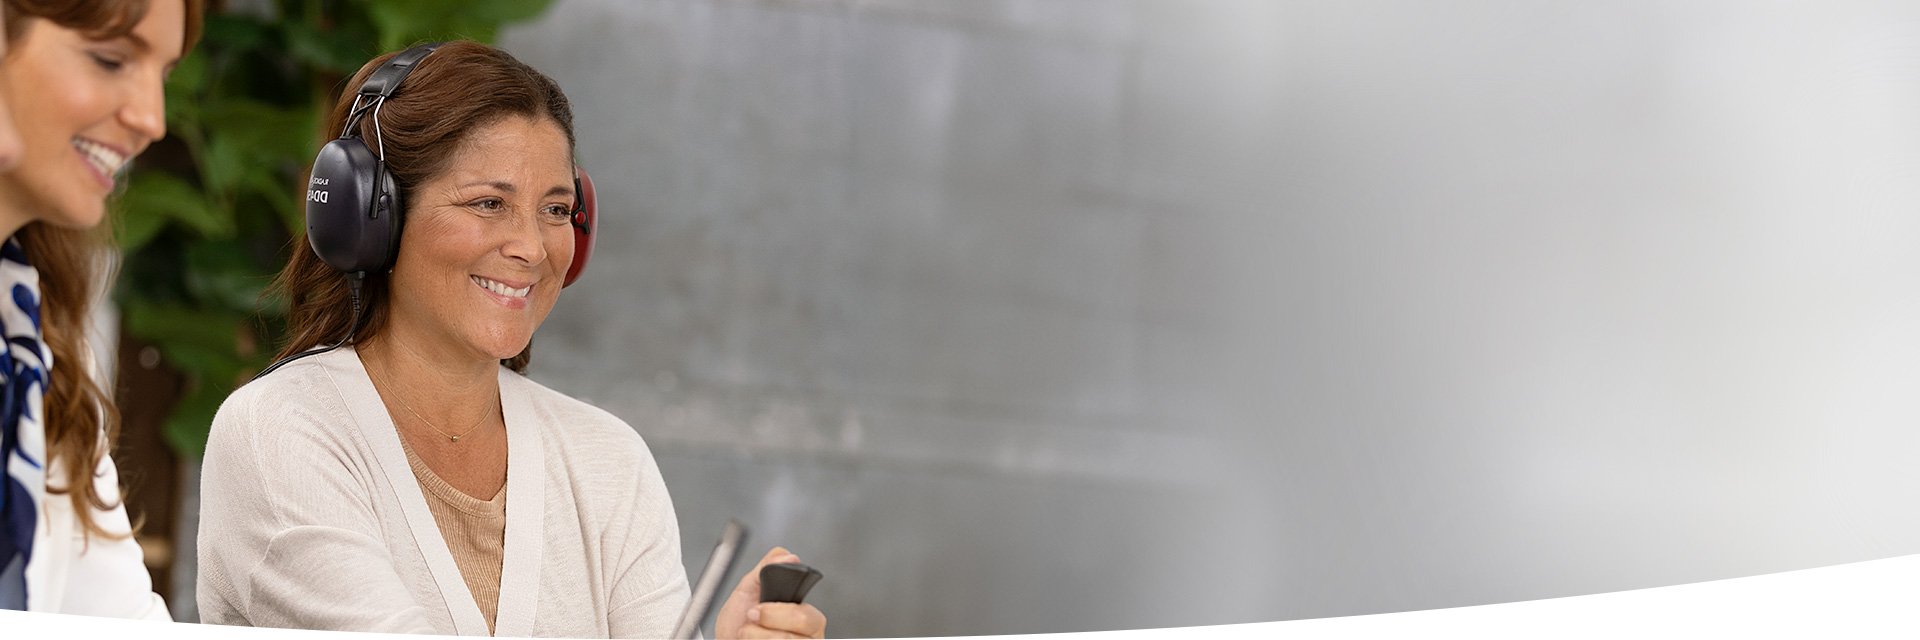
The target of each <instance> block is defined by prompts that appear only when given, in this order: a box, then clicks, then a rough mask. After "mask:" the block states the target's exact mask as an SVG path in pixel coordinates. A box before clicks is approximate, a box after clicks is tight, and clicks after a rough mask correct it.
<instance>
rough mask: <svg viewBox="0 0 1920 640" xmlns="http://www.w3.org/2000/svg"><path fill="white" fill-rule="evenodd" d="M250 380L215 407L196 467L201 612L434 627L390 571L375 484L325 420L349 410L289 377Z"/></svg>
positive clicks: (363, 627) (205, 616)
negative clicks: (324, 404)
mask: <svg viewBox="0 0 1920 640" xmlns="http://www.w3.org/2000/svg"><path fill="white" fill-rule="evenodd" d="M262 386H263V385H250V386H249V387H247V388H243V389H241V390H240V391H237V392H235V393H234V395H233V396H230V397H229V398H228V399H227V402H226V403H224V404H223V405H221V407H220V411H219V413H218V414H216V416H215V417H214V421H213V427H212V433H211V435H210V437H209V439H208V441H207V453H206V458H205V460H204V462H203V463H202V464H203V466H202V468H201V489H200V505H201V515H200V536H199V544H200V575H199V581H198V583H199V589H198V591H199V594H198V595H199V604H200V613H201V619H202V620H203V621H204V622H208V623H214V624H234V625H249V626H263V627H283V628H298V629H323V630H349V631H376V632H393V633H432V632H433V631H434V627H433V625H432V624H431V623H430V622H429V620H428V618H427V613H426V610H425V609H424V608H423V607H421V606H420V604H419V603H417V602H416V601H415V600H414V596H413V594H412V592H410V591H409V590H408V588H407V585H406V583H405V582H404V581H403V580H402V579H401V578H400V576H399V574H398V572H397V571H396V570H395V569H394V563H393V557H392V555H391V553H390V552H389V551H388V549H387V547H386V545H385V544H384V543H383V542H382V541H381V537H380V530H379V528H378V526H377V521H376V519H375V517H374V510H373V500H374V498H373V497H372V496H371V495H369V494H370V491H371V489H372V486H373V485H370V484H369V483H368V482H366V478H365V475H364V469H362V472H363V473H362V475H361V476H359V477H356V475H355V471H354V468H353V466H352V465H351V462H350V457H349V456H346V455H345V451H344V450H343V449H342V448H341V447H340V444H339V442H338V441H337V440H330V439H329V435H331V434H334V433H338V431H337V430H329V429H326V428H322V427H324V426H325V425H327V424H329V422H328V421H334V422H331V423H330V424H332V425H333V426H335V427H337V426H338V425H340V424H342V423H341V422H338V421H343V420H350V418H348V417H346V416H343V415H332V414H329V413H327V411H326V410H325V409H322V408H316V405H314V404H313V403H307V402H287V399H288V398H287V397H285V396H286V394H287V393H289V392H292V391H294V389H292V388H290V387H278V388H276V387H267V388H265V389H263V388H262Z"/></svg>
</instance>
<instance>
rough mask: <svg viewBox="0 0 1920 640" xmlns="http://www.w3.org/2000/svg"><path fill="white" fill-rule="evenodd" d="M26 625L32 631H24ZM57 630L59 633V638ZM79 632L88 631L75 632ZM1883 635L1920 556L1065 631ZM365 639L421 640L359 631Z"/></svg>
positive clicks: (143, 634)
mask: <svg viewBox="0 0 1920 640" xmlns="http://www.w3.org/2000/svg"><path fill="white" fill-rule="evenodd" d="M0 630H4V631H6V633H5V635H6V636H7V637H9V638H14V637H22V638H30V637H115V638H125V637H133V638H216V639H218V638H254V639H259V638H277V639H279V640H296V639H298V640H320V639H324V638H338V637H342V636H341V635H340V634H337V633H328V632H319V631H297V630H289V629H248V628H238V627H214V626H205V625H180V624H168V623H158V622H136V621H128V620H111V619H104V618H88V617H80V616H66V615H55V614H43V613H22V612H18V611H0ZM20 632H25V633H20ZM56 634H58V635H56ZM71 634H79V635H78V636H74V635H71ZM1196 635H1198V636H1202V637H1207V638H1271V637H1284V638H1401V637H1418V638H1432V637H1471V638H1528V639H1534V638H1647V637H1655V638H1734V637H1740V638H1745V637H1796V638H1875V637H1917V636H1920V555H1911V556H1900V557H1897V558H1889V559H1885V560H1873V561H1869V562H1859V563H1854V564H1844V565H1837V566H1831V567H1821V568H1818V569H1805V570H1801V571H1789V572H1785V573H1775V574H1768V575H1763V576H1753V577H1748V578H1733V579H1729V580H1717V581H1714V582H1700V583H1694V584H1684V585H1677V586H1671V587H1658V588H1653V589H1641V590H1637V591H1620V592H1615V593H1602V594H1595V595H1589V596H1577V597H1571V598H1555V599H1551V600H1532V601H1527V602H1513V603H1506V604H1494V605H1484V606H1478V607H1461V608H1457V609H1433V610H1428V611H1410V612H1406V613H1387V614H1379V615H1370V616H1353V617H1346V618H1321V619H1315V620H1294V621H1287V622H1263V623H1257V624H1241V625H1222V626H1212V627H1187V628H1180V629H1147V630H1140V631H1109V632H1096V633H1066V634H1052V635H1046V636H974V637H1000V638H1006V637H1044V638H1061V639H1064V640H1070V639H1075V638H1114V639H1124V640H1141V639H1147V638H1187V637H1194V636H1196ZM353 637H362V638H374V637H385V638H418V637H420V636H395V635H388V634H353Z"/></svg>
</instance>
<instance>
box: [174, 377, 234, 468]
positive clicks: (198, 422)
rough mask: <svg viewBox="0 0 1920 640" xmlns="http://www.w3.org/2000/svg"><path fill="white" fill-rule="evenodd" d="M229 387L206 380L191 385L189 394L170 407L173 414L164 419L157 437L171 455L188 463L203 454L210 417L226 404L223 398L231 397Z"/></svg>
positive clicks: (210, 426) (210, 424)
mask: <svg viewBox="0 0 1920 640" xmlns="http://www.w3.org/2000/svg"><path fill="white" fill-rule="evenodd" d="M233 389H234V387H233V385H232V384H210V383H209V381H207V380H201V381H199V384H196V385H193V391H191V392H189V393H188V394H187V396H186V397H184V398H181V399H180V403H179V404H176V405H174V406H173V414H172V415H169V416H167V422H166V424H165V425H163V426H162V427H161V428H160V429H161V432H160V435H161V437H163V438H165V439H166V441H167V446H168V447H170V448H172V449H173V452H174V453H176V454H179V455H180V456H181V457H183V458H186V459H189V460H199V459H200V458H201V457H203V456H205V455H206V452H207V434H208V432H209V431H211V430H212V428H213V416H214V414H215V413H218V412H219V411H220V403H222V402H226V400H227V395H229V394H231V393H233Z"/></svg>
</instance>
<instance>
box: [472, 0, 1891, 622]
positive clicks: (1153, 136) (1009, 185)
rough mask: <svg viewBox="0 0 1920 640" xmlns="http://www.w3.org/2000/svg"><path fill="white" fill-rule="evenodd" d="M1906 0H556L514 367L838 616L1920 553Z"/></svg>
mask: <svg viewBox="0 0 1920 640" xmlns="http://www.w3.org/2000/svg"><path fill="white" fill-rule="evenodd" d="M1916 17H1920V16H1916V15H1915V14H1914V11H1913V9H1912V8H1910V7H1906V6H1903V5H1901V4H1899V3H1874V2H1860V3H1844V4H1838V5H1822V6H1812V5H1803V6H1798V7H1795V6H1785V5H1779V6H1774V5H1769V6H1767V7H1764V8H1754V7H1751V6H1749V5H1746V4H1744V3H1732V2H1727V3H1705V4H1700V3H1684V4H1683V3H1660V2H1629V3H1625V4H1599V5H1591V6H1584V5H1583V6H1580V7H1559V6H1541V5H1536V4H1535V3H1525V2H1493V3H1457V2H1456V3H1440V4H1434V3H1425V2H1407V1H1389V2H1361V3H1331V4H1329V3H1298V2H1294V3H1276V2H1265V1H1259V0H1217V1H1209V2H1186V1H1173V0H1138V1H1131V2H1079V1H1073V2H1065V1H1062V2H1047V1H1043V0H1031V1H1023V0H996V1H992V2H933V1H906V0H760V1H754V0H658V1H645V2H615V1H612V0H562V1H561V2H558V3H556V5H555V8H554V10H553V11H552V12H551V13H550V14H549V15H547V16H546V17H544V18H543V19H541V20H539V21H537V22H535V23H533V24H530V25H526V26H523V27H518V28H515V29H513V30H510V31H509V32H508V33H506V34H505V36H504V37H503V40H502V44H503V45H504V46H505V47H506V48H508V49H509V50H511V51H513V52H514V53H516V55H519V56H521V57H522V58H523V59H525V60H527V61H528V62H530V63H531V64H533V65H535V66H536V67H539V68H541V69H542V70H544V71H547V72H548V73H550V74H552V75H553V76H555V77H556V78H557V79H559V81H560V82H561V84H562V85H563V86H565V87H566V88H567V89H568V91H569V93H570V95H571V96H572V97H573V98H574V101H575V105H576V110H577V111H576V115H577V118H578V122H577V126H578V128H579V131H580V140H581V143H580V149H579V153H580V157H581V160H582V162H583V163H584V164H585V165H586V166H587V167H588V168H589V169H590V170H592V171H593V172H594V174H595V176H596V177H597V179H598V183H599V185H600V189H601V194H602V195H601V197H602V201H603V202H604V203H606V204H607V208H608V210H609V212H608V214H607V221H606V224H605V226H604V228H603V229H604V231H603V236H602V237H601V239H600V243H601V244H600V248H599V251H598V253H597V254H596V256H595V258H596V262H595V264H594V265H593V268H592V271H591V273H590V274H589V275H588V276H587V278H586V279H585V280H583V281H582V282H581V283H580V284H579V285H578V286H576V287H573V288H571V289H569V290H568V292H567V293H566V294H565V295H563V296H562V299H561V302H560V307H559V308H558V309H557V310H556V311H555V313H554V315H553V317H552V318H551V319H550V320H549V321H548V324H547V326H545V327H543V329H542V330H541V334H540V336H539V337H538V338H537V344H538V349H537V350H536V359H535V370H536V374H535V376H536V377H537V378H539V379H541V380H543V381H545V382H547V383H549V384H551V385H553V386H555V387H557V388H560V389H562V390H565V391H567V392H569V393H573V394H575V395H578V396H581V397H584V398H587V399H589V400H591V401H593V402H595V403H597V404H599V405H601V406H603V407H605V408H607V409H609V410H611V411H613V412H614V413H616V414H617V415H620V416H621V417H623V418H624V419H626V420H627V421H629V422H630V423H632V424H633V425H635V427H636V428H637V429H639V430H640V432H641V433H642V434H643V435H644V436H645V437H646V438H647V440H648V442H649V443H650V444H651V445H652V446H653V449H654V453H655V456H656V458H658V459H659V461H660V464H661V467H662V470H663V472H664V473H665V474H666V477H667V482H668V485H669V488H670V489H671V490H672V491H673V493H674V497H675V504H676V507H677V508H678V509H679V514H680V518H681V524H682V527H683V535H684V542H683V551H684V552H685V553H686V555H687V560H688V564H689V566H690V568H697V567H695V565H697V564H698V563H699V562H700V561H701V560H702V559H704V557H705V555H706V553H707V552H708V550H709V549H710V545H711V544H712V540H711V536H712V535H715V534H716V533H717V532H718V530H719V528H720V525H721V523H722V522H723V521H724V520H725V519H726V518H727V517H739V518H741V519H743V520H746V521H748V522H749V523H751V524H753V525H755V527H756V542H757V543H762V544H770V543H774V542H778V543H782V544H788V545H791V546H793V547H794V548H796V549H797V550H798V551H800V552H801V553H802V554H803V556H805V557H806V558H807V559H808V560H809V561H810V562H813V563H815V564H817V565H818V566H821V567H823V568H824V569H825V570H826V572H827V579H826V581H825V582H823V583H822V584H821V585H820V587H819V588H818V591H817V593H818V599H819V600H820V601H821V602H822V603H824V604H825V605H826V606H827V607H828V609H829V613H830V614H831V616H832V618H833V628H832V631H833V633H834V634H835V635H844V636H864V635H889V636H892V635H945V634H991V633H1016V632H1050V631H1074V630H1096V629H1115V628H1127V627H1141V626H1172V625H1191V624H1208V623H1225V622H1243V621H1253V620H1275V619H1284V618H1294V617H1310V616H1326V615H1343V614H1357V613H1373V612H1382V611H1394V610H1404V609H1415V608H1429V607H1442V606H1459V605H1468V604H1480V603H1488V602H1499V601H1507V600H1519V599H1529V598H1541V597H1553V596H1563V595H1576V594H1580V593H1593V592H1599V591H1607V590H1617V589H1630V588H1639V587H1648V586H1656V585H1660V584H1673V583H1677V582H1685V581H1695V580H1707V579H1714V578H1723V577H1732V576H1736V575H1748V574H1754V573H1761V572H1766V571H1777V570H1785V569H1792V568H1801V567H1810V566H1817V565H1820V564H1827V563H1834V562H1843V561H1850V560H1863V559H1868V558H1872V557H1881V556H1886V555H1893V554H1897V553H1911V552H1915V551H1920V549H1915V548H1914V547H1913V545H1911V544H1910V543H1908V542H1907V541H1910V540H1913V539H1920V538H1915V537H1914V536H1915V534H1917V533H1920V519H1916V518H1915V517H1914V516H1911V515H1906V514H1910V513H1912V510H1910V509H1897V508H1888V506H1889V505H1902V504H1911V503H1912V502H1913V499H1914V498H1920V495H1915V489H1913V487H1920V483H1916V482H1914V480H1916V478H1915V477H1914V473H1913V472H1912V471H1908V470H1907V469H1909V468H1911V465H1910V464H1909V465H1904V466H1903V465H1902V464H1901V463H1900V461H1901V460H1911V459H1912V457H1913V455H1914V454H1920V441H1916V440H1915V439H1914V437H1913V436H1911V435H1908V432H1910V431H1911V430H1910V429H1907V428H1906V427H1905V425H1907V424H1910V423H1911V418H1912V417H1913V416H1915V415H1917V414H1920V406H1916V405H1914V404H1913V403H1912V402H1909V401H1905V400H1902V399H1901V398H1903V397H1909V396H1911V394H1910V393H1905V392H1904V391H1902V388H1903V387H1902V386H1901V381H1910V380H1914V379H1920V370H1916V367H1914V366H1913V365H1911V364H1909V363H1912V362H1920V357H1916V356H1920V340H1917V339H1915V338H1914V337H1912V336H1914V335H1920V334H1915V333H1914V332H1913V331H1911V327H1913V326H1920V325H1915V324H1914V323H1913V322H1910V321H1911V320H1913V319H1915V318H1917V317H1920V314H1916V313H1915V309H1920V300H1917V299H1916V298H1915V294H1914V293H1913V291H1915V290H1916V289H1914V288H1913V287H1911V280H1912V279H1911V277H1909V276H1908V275H1906V274H1910V273H1913V272H1915V269H1916V268H1920V254H1917V253H1916V252H1915V251H1914V250H1913V249H1912V248H1911V247H1913V246H1920V243H1914V242H1912V241H1911V240H1912V238H1914V237H1920V236H1917V235H1916V232H1920V223H1915V222H1913V220H1915V218H1913V216H1911V215H1909V214H1908V212H1911V211H1913V210H1914V206H1913V205H1915V204H1920V187H1916V185H1920V181H1914V180H1912V179H1911V175H1909V174H1910V173H1911V169H1912V168H1914V167H1920V154H1916V152H1915V150H1916V149H1920V144H1914V143H1916V142H1920V127H1916V126H1915V125H1913V124H1911V122H1910V121H1911V117H1910V114H1911V113H1914V112H1915V110H1914V109H1913V107H1916V106H1920V95H1917V94H1916V92H1915V91H1913V90H1912V89H1911V87H1912V86H1914V85H1913V84H1912V83H1911V81H1910V78H1911V77H1912V72H1914V71H1920V63H1916V62H1915V60H1916V58H1914V56H1913V55H1912V53H1911V52H1912V51H1916V50H1920V47H1916V46H1914V43H1915V42H1920V30H1917V29H1915V28H1914V27H1913V25H1915V24H1920V21H1916V20H1915V18H1916Z"/></svg>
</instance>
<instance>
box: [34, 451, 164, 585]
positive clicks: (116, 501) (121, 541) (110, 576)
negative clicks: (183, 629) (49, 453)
mask: <svg viewBox="0 0 1920 640" xmlns="http://www.w3.org/2000/svg"><path fill="white" fill-rule="evenodd" d="M65 463H66V460H65V459H64V458H61V459H56V460H54V461H53V463H52V464H50V465H49V468H48V471H49V473H48V476H47V477H48V478H63V477H65V474H66V472H65V471H63V470H61V467H63V466H64V465H65ZM93 481H94V490H95V491H97V492H99V494H100V497H101V498H102V499H103V500H105V501H106V502H107V503H108V504H112V505H114V507H113V508H112V509H94V510H93V514H92V515H93V521H94V524H96V525H99V526H100V528H102V529H104V530H106V531H107V532H108V533H110V534H115V537H103V536H98V535H91V536H90V535H88V534H87V532H86V530H85V528H83V527H81V526H80V519H79V517H78V515H77V514H75V513H74V510H73V500H72V496H71V495H70V494H60V495H50V496H48V500H47V501H46V503H45V509H43V511H42V513H41V517H40V528H39V532H38V533H37V536H38V537H39V539H40V541H41V542H40V544H39V545H38V548H37V549H35V551H34V554H33V562H32V563H30V564H29V566H28V567H27V580H28V585H27V593H28V597H29V598H31V599H32V601H31V602H29V603H28V608H29V609H31V610H34V611H48V612H54V613H70V614H78V615H87V616H105V617H112V618H134V619H145V620H158V621H169V622H170V621H172V620H173V616H172V615H170V614H169V613H168V612H167V604H166V602H165V601H163V600H161V598H160V595H159V594H156V593H154V592H153V579H152V577H151V576H149V575H148V574H147V564H146V556H145V554H144V553H142V552H141V550H140V543H138V542H136V541H135V540H134V539H133V536H132V534H131V532H132V530H133V527H132V526H131V524H130V523H129V522H128V520H127V509H126V505H124V504H122V503H121V500H120V471H119V470H118V469H117V468H115V467H114V464H113V458H112V457H110V456H101V458H100V464H99V466H98V467H96V468H95V469H94V478H93Z"/></svg>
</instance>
